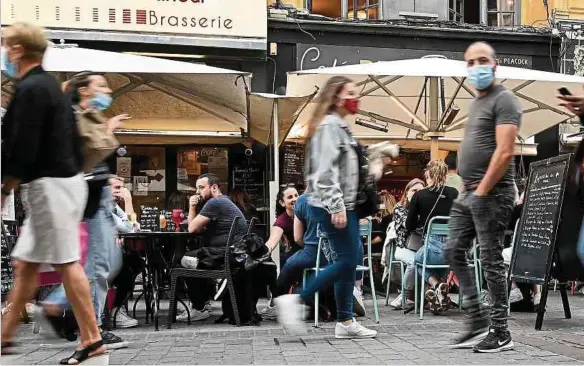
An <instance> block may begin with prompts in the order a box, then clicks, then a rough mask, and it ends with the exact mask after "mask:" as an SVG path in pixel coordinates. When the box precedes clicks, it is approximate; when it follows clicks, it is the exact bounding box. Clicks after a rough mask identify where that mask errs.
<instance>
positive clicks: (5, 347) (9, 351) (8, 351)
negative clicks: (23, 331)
mask: <svg viewBox="0 0 584 366" xmlns="http://www.w3.org/2000/svg"><path fill="white" fill-rule="evenodd" d="M14 347H16V344H15V343H14V342H12V341H9V342H2V347H1V348H2V351H1V354H2V356H11V355H15V354H17V353H16V352H14V350H13V349H14Z"/></svg>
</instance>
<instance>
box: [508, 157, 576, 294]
mask: <svg viewBox="0 0 584 366" xmlns="http://www.w3.org/2000/svg"><path fill="white" fill-rule="evenodd" d="M569 164H570V155H562V156H559V157H557V158H553V159H547V160H543V161H539V162H536V163H532V164H531V166H530V170H529V181H528V184H527V188H526V191H525V201H524V207H523V213H522V215H521V219H520V221H519V226H518V230H517V234H516V238H515V243H514V247H513V251H514V253H513V261H512V263H511V277H512V278H514V279H516V280H523V281H525V282H533V283H542V282H544V281H545V280H546V279H547V275H548V274H549V271H550V269H551V264H552V261H553V255H554V248H555V242H556V234H557V231H558V224H559V221H560V216H561V212H562V202H563V198H564V191H565V186H566V178H567V173H568V167H569Z"/></svg>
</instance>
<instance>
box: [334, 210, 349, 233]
mask: <svg viewBox="0 0 584 366" xmlns="http://www.w3.org/2000/svg"><path fill="white" fill-rule="evenodd" d="M331 222H332V224H333V225H334V226H335V227H336V228H337V229H344V228H345V226H347V211H345V210H343V211H341V212H338V213H335V214H332V215H331Z"/></svg>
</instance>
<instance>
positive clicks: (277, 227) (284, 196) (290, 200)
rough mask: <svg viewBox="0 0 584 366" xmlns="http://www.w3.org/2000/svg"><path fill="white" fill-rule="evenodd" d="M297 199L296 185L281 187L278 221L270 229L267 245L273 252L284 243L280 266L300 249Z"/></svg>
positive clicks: (277, 210) (277, 209)
mask: <svg viewBox="0 0 584 366" xmlns="http://www.w3.org/2000/svg"><path fill="white" fill-rule="evenodd" d="M297 199H298V191H297V190H296V188H294V187H286V188H283V189H281V190H280V192H278V197H277V198H276V222H275V223H274V226H272V230H270V237H269V238H268V241H267V242H266V246H267V247H268V249H269V251H270V253H271V252H273V251H274V249H276V247H277V246H278V245H280V243H281V244H283V245H281V246H280V248H281V249H284V250H283V251H280V268H282V267H284V264H285V263H286V260H287V259H288V258H290V257H291V256H292V255H293V254H294V253H296V252H297V251H298V250H299V249H300V246H299V245H298V244H296V242H295V241H294V205H295V204H296V200H297Z"/></svg>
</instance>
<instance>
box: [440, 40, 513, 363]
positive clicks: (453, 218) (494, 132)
mask: <svg viewBox="0 0 584 366" xmlns="http://www.w3.org/2000/svg"><path fill="white" fill-rule="evenodd" d="M464 58H465V61H466V63H467V68H468V81H469V82H470V83H471V84H472V85H473V86H474V87H475V89H476V90H477V95H476V98H475V99H474V101H473V102H472V104H471V106H470V110H469V116H468V121H467V123H466V126H465V136H464V139H463V141H462V144H461V145H460V152H459V155H458V172H459V174H460V176H461V177H462V180H463V183H464V192H463V193H462V194H461V195H460V196H459V198H458V199H457V200H456V201H455V202H454V205H453V206H452V211H451V213H450V223H449V226H450V233H449V237H448V240H447V243H446V252H445V256H446V257H447V258H448V261H449V264H450V266H451V267H452V268H453V269H454V271H455V272H456V275H457V276H458V279H459V281H460V286H461V288H462V293H463V295H464V299H465V301H466V304H467V307H468V308H469V315H470V316H471V320H470V323H469V328H468V329H467V331H466V332H465V333H464V334H462V335H461V336H460V337H459V338H458V339H456V341H455V343H454V344H453V345H452V347H454V348H470V347H473V346H474V347H473V350H474V351H475V352H489V353H491V352H499V351H504V350H510V349H513V341H512V340H511V334H510V333H509V331H508V330H507V281H506V278H505V265H504V263H503V255H502V252H503V240H502V239H503V234H504V230H505V228H506V226H507V223H508V222H509V218H510V216H511V212H512V210H513V203H514V197H515V192H514V189H513V182H514V175H515V164H514V163H513V157H514V147H515V138H516V136H517V129H518V128H519V124H520V120H521V108H520V106H519V103H518V101H517V99H516V98H515V96H514V95H513V93H512V92H511V91H509V90H507V89H506V88H505V87H504V86H503V85H500V84H496V83H495V70H496V68H497V62H496V60H495V51H494V50H493V48H492V47H491V46H489V45H488V44H486V43H483V42H476V43H473V44H472V45H471V46H470V47H469V48H468V49H467V50H466V53H465V55H464ZM475 237H476V238H477V241H478V243H479V245H480V247H479V248H480V257H481V258H480V259H481V264H482V267H483V270H484V272H485V278H486V280H487V285H488V288H489V292H490V294H491V297H492V301H493V305H492V307H491V314H490V318H491V326H490V329H489V317H488V315H487V314H486V312H485V311H484V310H483V309H482V308H481V304H480V303H479V298H478V294H477V293H476V286H475V282H474V275H473V274H472V272H471V268H469V267H468V264H467V254H468V251H469V250H470V249H471V247H472V244H473V239H474V238H475Z"/></svg>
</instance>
